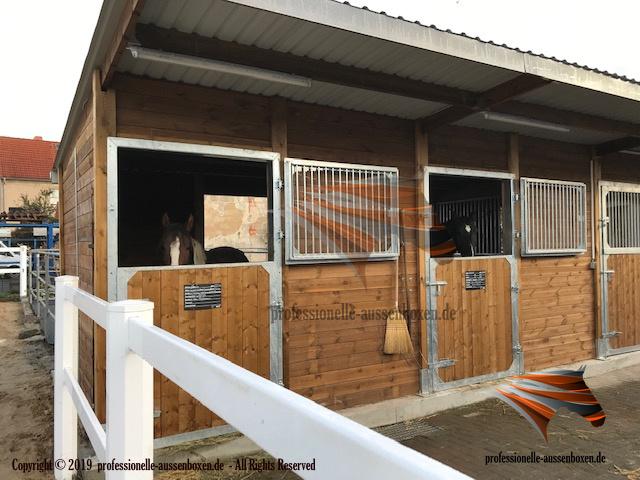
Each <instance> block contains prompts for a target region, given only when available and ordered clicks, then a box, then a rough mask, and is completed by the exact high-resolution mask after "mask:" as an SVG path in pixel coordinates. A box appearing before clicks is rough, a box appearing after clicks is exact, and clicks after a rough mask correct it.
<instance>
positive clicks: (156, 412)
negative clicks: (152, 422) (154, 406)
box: [153, 410, 162, 418]
mask: <svg viewBox="0 0 640 480" xmlns="http://www.w3.org/2000/svg"><path fill="white" fill-rule="evenodd" d="M161 414H162V412H161V411H160V410H154V411H153V418H160V415H161Z"/></svg>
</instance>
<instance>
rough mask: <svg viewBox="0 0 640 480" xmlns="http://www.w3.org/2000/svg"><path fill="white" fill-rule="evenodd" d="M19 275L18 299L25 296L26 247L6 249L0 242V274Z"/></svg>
mask: <svg viewBox="0 0 640 480" xmlns="http://www.w3.org/2000/svg"><path fill="white" fill-rule="evenodd" d="M3 273H13V274H16V275H20V298H24V297H26V296H27V247H26V246H25V245H22V246H20V247H7V246H6V245H5V244H4V243H2V242H0V274H3Z"/></svg>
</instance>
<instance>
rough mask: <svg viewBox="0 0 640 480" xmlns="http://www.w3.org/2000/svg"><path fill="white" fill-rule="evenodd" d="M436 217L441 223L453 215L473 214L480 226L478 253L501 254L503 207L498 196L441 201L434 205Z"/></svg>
mask: <svg viewBox="0 0 640 480" xmlns="http://www.w3.org/2000/svg"><path fill="white" fill-rule="evenodd" d="M433 207H434V210H435V214H436V218H437V220H438V222H440V223H441V224H445V223H447V222H448V221H449V220H451V218H452V217H453V216H471V217H473V218H474V219H475V221H476V225H477V227H478V234H477V235H478V243H477V248H478V254H479V255H501V254H502V253H503V246H502V208H501V200H500V198H498V197H485V198H472V199H467V200H455V201H449V202H439V203H434V205H433Z"/></svg>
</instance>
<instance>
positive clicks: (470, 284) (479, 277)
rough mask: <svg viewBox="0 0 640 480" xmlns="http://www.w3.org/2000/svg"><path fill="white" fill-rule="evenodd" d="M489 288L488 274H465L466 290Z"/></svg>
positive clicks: (478, 271) (479, 271)
mask: <svg viewBox="0 0 640 480" xmlns="http://www.w3.org/2000/svg"><path fill="white" fill-rule="evenodd" d="M486 286H487V272H485V271H484V270H476V271H471V272H464V288H465V290H483V289H484V288H485V287H486Z"/></svg>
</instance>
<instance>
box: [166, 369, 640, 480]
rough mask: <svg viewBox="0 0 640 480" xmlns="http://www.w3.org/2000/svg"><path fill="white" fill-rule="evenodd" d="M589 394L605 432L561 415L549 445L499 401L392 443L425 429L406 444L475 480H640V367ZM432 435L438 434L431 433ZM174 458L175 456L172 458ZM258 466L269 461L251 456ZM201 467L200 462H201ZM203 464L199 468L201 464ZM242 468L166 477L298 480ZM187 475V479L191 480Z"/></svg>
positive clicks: (438, 419) (607, 379) (424, 423)
mask: <svg viewBox="0 0 640 480" xmlns="http://www.w3.org/2000/svg"><path fill="white" fill-rule="evenodd" d="M587 382H588V384H589V386H590V387H591V388H592V391H593V392H594V394H595V395H596V397H597V398H598V400H599V401H600V403H601V405H602V407H603V408H604V411H605V412H606V414H607V420H606V422H605V425H603V426H602V427H599V428H594V427H592V426H591V424H589V423H588V422H587V421H585V420H584V419H582V418H581V417H579V416H577V415H574V414H569V413H568V412H565V411H561V412H560V414H559V415H557V416H556V417H555V418H554V419H553V420H552V422H551V423H550V424H549V429H548V431H549V442H548V444H547V443H545V442H544V440H543V439H542V437H540V435H539V434H538V433H537V432H536V431H535V430H534V429H533V428H532V427H531V426H530V425H529V423H528V422H527V421H526V420H524V419H523V418H522V417H520V416H519V415H518V414H517V413H516V412H515V411H514V410H512V409H511V408H510V407H508V406H506V405H505V404H503V403H502V402H500V401H498V400H488V401H484V402H481V403H477V404H474V405H471V406H467V407H462V408H457V409H453V410H449V411H446V412H443V413H440V414H437V415H434V416H432V417H429V418H427V419H421V420H417V421H413V422H407V423H406V424H404V425H403V426H402V427H401V428H396V429H394V430H395V432H393V434H392V435H390V436H392V437H393V436H394V435H397V434H400V435H402V436H403V437H406V433H407V432H408V431H411V430H415V429H416V423H419V425H418V427H419V429H422V430H423V432H424V434H420V435H418V436H415V437H413V438H410V439H407V440H403V441H402V443H403V444H405V445H407V446H408V447H411V448H413V449H415V450H418V451H419V452H422V453H424V454H426V455H429V456H431V457H433V458H436V459H438V460H440V461H442V462H444V463H446V464H448V465H451V466H453V467H455V468H457V469H459V470H461V471H463V472H464V473H466V474H468V475H470V476H472V477H475V478H481V479H483V478H487V479H493V478H496V479H498V478H505V479H512V478H535V479H539V478H540V479H580V480H584V479H591V478H611V479H617V480H640V425H639V423H640V413H639V412H640V366H636V367H633V368H628V369H626V370H624V371H617V372H615V373H613V374H612V373H609V374H607V375H605V376H602V377H595V378H592V379H589V380H588V381H587ZM428 427H430V428H428ZM532 451H534V452H536V453H538V454H540V455H541V456H544V455H570V454H571V452H573V454H574V455H593V456H597V455H598V454H599V453H601V454H603V455H604V456H605V462H604V463H602V464H596V463H586V464H585V463H582V464H580V463H571V464H538V465H531V464H529V465H526V464H525V465H523V464H499V465H485V462H486V457H487V456H494V455H498V454H499V453H500V452H502V453H503V454H504V455H514V454H516V455H528V454H530V453H531V452H532ZM165 455H168V458H170V457H171V454H170V453H165ZM251 458H254V459H256V460H262V459H269V458H270V457H267V456H264V457H261V456H251ZM193 460H196V459H193ZM196 461H197V460H196ZM234 462H235V460H226V461H225V462H224V463H225V465H227V469H226V471H225V473H196V472H190V473H189V474H185V473H182V474H178V473H173V474H166V473H165V474H162V475H157V476H156V478H160V479H163V480H166V479H172V480H173V479H178V478H188V479H194V480H205V479H206V480H209V479H234V480H236V479H249V478H250V479H269V480H276V479H293V478H298V477H297V476H296V475H294V474H292V473H288V472H284V473H283V472H257V471H253V472H251V471H235V470H234ZM185 475H186V476H185Z"/></svg>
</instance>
